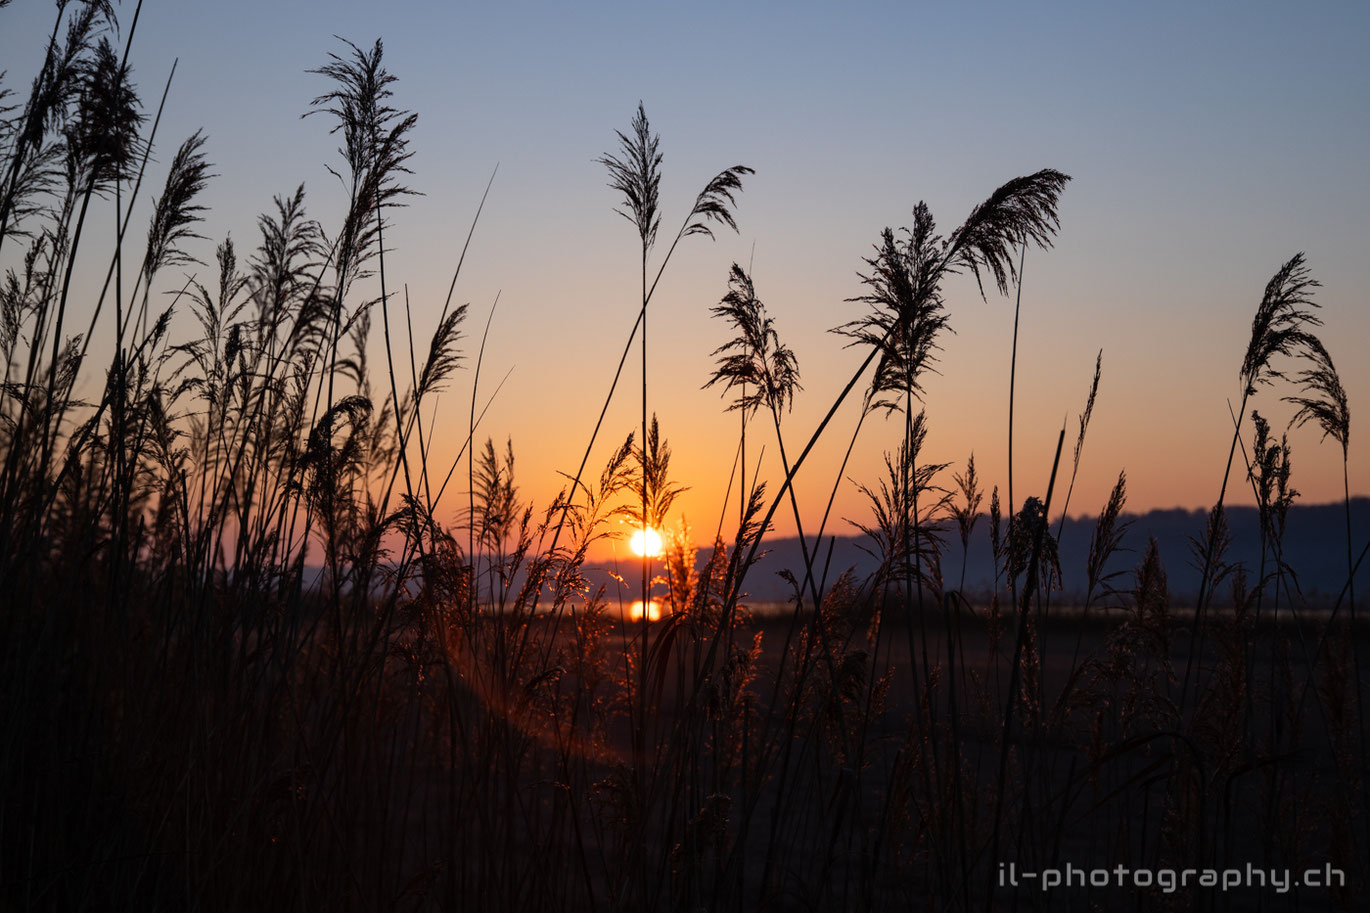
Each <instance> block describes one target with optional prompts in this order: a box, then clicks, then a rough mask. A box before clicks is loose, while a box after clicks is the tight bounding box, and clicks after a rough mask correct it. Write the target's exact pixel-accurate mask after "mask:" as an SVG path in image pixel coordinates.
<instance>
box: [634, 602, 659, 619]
mask: <svg viewBox="0 0 1370 913" xmlns="http://www.w3.org/2000/svg"><path fill="white" fill-rule="evenodd" d="M628 617H629V618H631V619H632V620H633V621H641V620H642V600H641V599H635V600H633V607H632V608H631V609H629V611H628ZM647 620H648V621H660V620H661V603H659V602H657V601H656V600H655V599H652V600H650V601H648V603H647Z"/></svg>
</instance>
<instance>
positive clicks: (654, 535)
mask: <svg viewBox="0 0 1370 913" xmlns="http://www.w3.org/2000/svg"><path fill="white" fill-rule="evenodd" d="M628 547H629V548H631V549H632V550H633V554H635V555H641V556H642V557H643V558H655V557H657V556H658V555H660V554H661V533H659V532H657V531H656V530H654V529H652V528H651V527H650V526H649V527H647V528H646V529H640V530H638V531H637V532H635V533H633V535H632V538H630V539H629V540H628Z"/></svg>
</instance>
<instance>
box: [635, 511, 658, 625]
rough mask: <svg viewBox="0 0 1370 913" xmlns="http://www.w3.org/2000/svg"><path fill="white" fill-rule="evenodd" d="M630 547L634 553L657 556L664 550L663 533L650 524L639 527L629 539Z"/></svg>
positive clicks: (649, 556) (647, 556)
mask: <svg viewBox="0 0 1370 913" xmlns="http://www.w3.org/2000/svg"><path fill="white" fill-rule="evenodd" d="M628 547H629V548H631V549H632V550H633V554H634V555H640V556H641V557H643V558H656V557H658V556H659V555H660V554H661V550H662V542H661V533H659V532H657V531H656V530H654V529H652V528H651V527H650V526H649V527H647V528H646V529H639V530H637V531H636V532H634V533H633V535H632V538H631V539H629V540H628ZM653 605H655V603H653ZM638 617H641V616H638Z"/></svg>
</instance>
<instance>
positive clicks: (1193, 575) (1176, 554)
mask: <svg viewBox="0 0 1370 913" xmlns="http://www.w3.org/2000/svg"><path fill="white" fill-rule="evenodd" d="M1226 515H1227V527H1228V533H1229V535H1230V536H1231V540H1232V541H1231V545H1230V546H1229V548H1228V550H1227V553H1226V556H1225V557H1226V560H1227V562H1228V563H1229V564H1236V563H1241V564H1242V565H1243V566H1244V567H1245V568H1246V570H1247V574H1248V581H1249V582H1250V584H1252V585H1254V583H1255V580H1256V576H1257V574H1258V572H1259V568H1260V517H1259V512H1258V511H1257V509H1256V508H1255V507H1244V506H1237V507H1229V508H1227V509H1226ZM1122 520H1123V521H1124V522H1127V523H1130V524H1131V525H1130V527H1129V528H1128V531H1127V533H1126V535H1125V536H1124V537H1123V542H1122V547H1123V548H1124V549H1127V551H1121V552H1119V553H1118V554H1116V555H1115V556H1114V557H1113V559H1112V560H1111V561H1110V562H1109V564H1108V566H1107V570H1108V571H1123V573H1122V574H1121V575H1120V576H1118V577H1116V578H1114V580H1113V584H1114V585H1115V586H1116V587H1118V588H1119V589H1126V588H1128V587H1129V586H1131V585H1132V572H1133V571H1134V570H1135V569H1136V567H1137V565H1138V564H1140V563H1141V560H1142V556H1143V555H1144V554H1145V552H1146V548H1147V543H1148V541H1149V540H1150V539H1151V538H1153V537H1154V538H1155V539H1156V544H1157V547H1158V548H1159V550H1160V556H1161V560H1162V563H1163V564H1164V566H1165V571H1166V576H1167V581H1168V584H1169V588H1170V595H1171V599H1172V602H1174V603H1175V604H1177V605H1178V604H1183V603H1185V602H1192V601H1193V600H1194V599H1195V598H1196V596H1197V591H1198V587H1199V575H1200V571H1199V568H1198V567H1197V566H1195V565H1197V564H1200V563H1201V560H1202V559H1201V558H1200V559H1197V560H1196V559H1195V558H1194V556H1193V548H1192V547H1191V543H1190V540H1191V539H1195V540H1199V541H1202V539H1203V536H1204V532H1205V529H1206V527H1207V523H1208V512H1207V511H1204V510H1197V509H1196V510H1184V509H1182V508H1174V509H1169V510H1153V511H1149V512H1147V513H1144V514H1125V515H1124V516H1123V518H1122ZM1057 522H1058V521H1053V523H1052V527H1051V528H1052V531H1053V533H1054V532H1055V531H1056V528H1057V526H1056V523H1057ZM1094 525H1095V520H1094V519H1093V518H1085V517H1076V518H1070V519H1067V520H1066V522H1065V524H1064V526H1063V527H1062V529H1061V535H1060V540H1059V541H1060V557H1061V569H1062V574H1063V578H1064V579H1063V583H1064V587H1063V589H1064V595H1065V597H1066V598H1067V599H1069V598H1071V597H1082V596H1083V594H1084V592H1085V588H1086V583H1087V579H1086V571H1085V564H1086V561H1087V560H1088V557H1089V544H1090V539H1091V538H1092V536H1093V533H1094ZM1005 526H1007V521H1006V520H1005ZM1351 532H1352V560H1355V558H1357V557H1358V556H1359V554H1360V550H1361V549H1362V548H1364V547H1365V540H1366V537H1367V536H1368V535H1370V498H1367V497H1357V498H1352V499H1351ZM824 541H825V544H824V546H823V548H822V555H821V556H820V557H819V559H818V563H819V567H818V569H817V573H819V574H821V573H822V563H823V561H824V560H826V559H827V554H828V547H827V545H826V541H827V540H826V539H825V540H824ZM943 544H944V548H943V553H942V573H943V577H944V579H945V581H946V585H947V586H948V588H955V587H957V586H958V585H959V584H960V580H961V566H962V548H961V540H960V536H959V535H958V534H957V531H956V529H955V526H954V524H950V523H948V524H946V526H945V529H944V532H943ZM862 546H865V547H866V548H871V549H872V550H874V543H873V542H872V541H871V540H870V539H867V538H866V537H865V536H862V535H858V536H851V535H842V536H838V537H837V538H835V539H834V540H833V546H832V557H831V562H830V564H829V568H828V574H827V580H828V583H829V584H831V583H832V581H834V580H836V579H837V577H838V576H839V575H840V574H841V573H842V572H843V571H845V570H848V569H851V570H852V571H853V572H854V573H855V574H856V575H857V577H858V578H861V579H864V578H865V577H868V576H869V575H870V574H872V573H873V572H874V571H875V570H876V568H877V567H878V561H877V560H876V559H875V558H874V557H872V556H871V555H870V554H868V553H867V552H866V551H864V550H863V548H862ZM762 549H763V550H764V551H765V552H766V554H765V557H763V558H762V559H761V560H760V561H759V562H757V564H756V566H755V567H753V568H752V570H751V571H750V572H749V573H748V575H747V581H746V591H747V593H748V594H749V596H750V598H752V599H754V600H757V601H764V602H779V601H784V600H786V599H788V598H789V597H790V594H791V591H790V589H789V585H788V584H787V583H785V581H784V580H783V579H782V578H781V577H780V576H779V572H780V571H782V570H787V569H788V570H790V571H792V572H794V573H796V574H800V572H802V570H803V567H804V560H803V556H802V551H801V549H800V546H799V540H798V538H795V537H787V538H774V539H772V538H768V539H766V540H765V541H764V542H763V543H762ZM710 551H711V550H709V549H704V548H701V549H700V553H699V564H700V566H702V565H703V563H704V562H705V561H706V560H707V559H708V557H709V554H710ZM1283 555H1284V560H1285V563H1286V564H1287V565H1288V566H1289V567H1290V568H1291V569H1292V570H1293V573H1294V576H1295V579H1296V580H1297V583H1298V587H1299V590H1300V591H1301V592H1302V593H1303V594H1304V596H1305V597H1306V598H1307V600H1308V602H1309V603H1310V604H1313V605H1330V604H1331V602H1332V601H1334V600H1335V599H1336V597H1337V594H1338V593H1339V592H1340V591H1341V589H1342V587H1343V585H1345V583H1346V576H1347V574H1346V513H1345V507H1344V505H1343V504H1341V503H1334V504H1309V505H1299V504H1296V505H1295V506H1293V507H1292V508H1290V510H1289V517H1288V522H1287V525H1286V531H1285V537H1284V546H1283ZM1270 569H1271V568H1267V570H1270ZM631 580H632V578H631V577H630V578H629V581H630V582H631ZM993 584H994V563H993V553H992V550H991V547H990V538H989V518H988V516H987V515H984V514H982V515H981V516H980V519H979V521H978V523H977V524H976V526H975V530H974V532H973V533H972V534H971V541H970V548H969V550H968V554H966V555H965V591H966V593H967V595H974V594H978V593H986V592H988V591H989V590H990V589H991V588H992V587H993ZM1356 586H1357V589H1358V590H1359V591H1360V592H1361V593H1365V594H1367V595H1370V560H1367V561H1366V562H1365V564H1364V565H1362V567H1361V568H1360V570H1359V571H1358V572H1357V575H1356ZM1223 595H1225V594H1223V593H1221V592H1220V594H1219V596H1220V598H1221V597H1222V596H1223Z"/></svg>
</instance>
